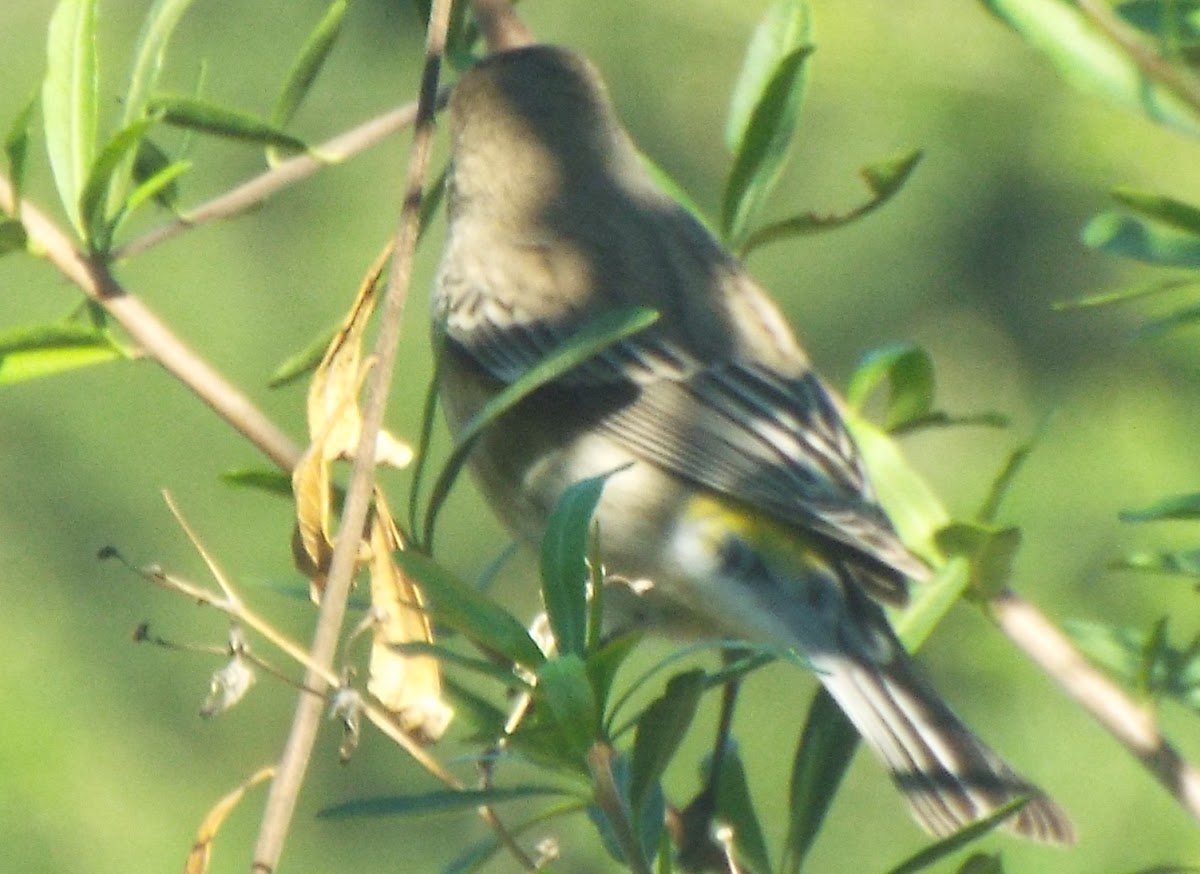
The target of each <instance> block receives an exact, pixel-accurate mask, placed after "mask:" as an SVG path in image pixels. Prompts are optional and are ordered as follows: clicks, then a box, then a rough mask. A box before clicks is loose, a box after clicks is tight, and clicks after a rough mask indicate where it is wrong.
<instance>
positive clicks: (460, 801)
mask: <svg viewBox="0 0 1200 874" xmlns="http://www.w3.org/2000/svg"><path fill="white" fill-rule="evenodd" d="M565 794H567V793H565V792H564V791H563V790H562V789H559V788H558V787H555V786H508V787H499V786H497V787H493V788H490V789H440V790H436V791H433V792H426V793H424V794H423V795H399V796H384V797H378V798H360V799H357V800H355V801H345V802H343V803H341V804H335V805H334V806H332V807H326V808H325V809H324V810H321V811H319V812H318V813H317V816H319V817H320V818H322V819H351V818H357V817H365V816H426V815H429V814H433V813H449V812H453V811H460V810H474V809H475V808H477V807H481V806H483V805H494V804H503V803H504V802H506V801H519V800H521V799H526V798H545V797H549V796H561V795H565Z"/></svg>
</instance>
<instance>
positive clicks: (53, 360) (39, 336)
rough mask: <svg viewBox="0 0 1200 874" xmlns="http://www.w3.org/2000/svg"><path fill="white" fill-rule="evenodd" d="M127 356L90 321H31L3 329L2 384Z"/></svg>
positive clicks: (0, 350) (0, 347)
mask: <svg viewBox="0 0 1200 874" xmlns="http://www.w3.org/2000/svg"><path fill="white" fill-rule="evenodd" d="M124 357H126V353H125V351H124V350H123V349H121V347H120V346H118V345H117V344H116V343H114V342H113V340H112V338H111V337H110V336H109V335H108V334H107V333H106V332H104V331H101V330H97V329H96V328H93V327H90V326H88V325H76V324H69V323H66V324H63V323H60V324H50V325H32V326H28V327H22V328H12V329H9V330H7V331H0V385H4V384H6V383H13V382H20V381H21V380H25V379H33V378H34V377H39V376H49V375H51V374H55V373H62V372H64V371H67V370H74V369H76V368H80V367H88V366H90V365H93V364H103V363H104V362H106V361H115V360H117V359H120V358H124Z"/></svg>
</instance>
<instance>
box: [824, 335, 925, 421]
mask: <svg viewBox="0 0 1200 874" xmlns="http://www.w3.org/2000/svg"><path fill="white" fill-rule="evenodd" d="M885 380H886V381H887V384H888V399H887V406H886V408H885V410H884V416H883V423H884V428H885V429H886V430H888V431H895V430H897V429H899V428H902V427H904V426H905V425H907V424H909V423H911V422H913V421H914V420H918V419H922V418H924V417H926V416H928V415H929V414H930V413H931V412H932V410H933V394H934V375H933V359H932V358H930V356H929V353H928V352H926V351H925V350H924V349H922V348H921V347H919V346H916V345H914V344H912V343H895V344H892V345H890V346H884V347H882V348H880V349H876V350H874V351H873V352H870V353H868V354H867V355H866V356H865V357H864V358H863V361H862V363H861V364H859V366H858V368H857V369H856V370H855V371H854V375H853V376H852V377H851V378H850V385H849V387H848V389H847V391H846V399H847V401H848V402H849V403H850V405H851V406H852V407H854V409H855V410H857V411H859V412H861V411H862V408H863V405H864V404H865V403H866V401H867V398H868V397H869V396H870V395H871V394H872V393H873V392H874V391H875V389H876V388H878V387H879V385H881V384H882V383H883V382H884V381H885Z"/></svg>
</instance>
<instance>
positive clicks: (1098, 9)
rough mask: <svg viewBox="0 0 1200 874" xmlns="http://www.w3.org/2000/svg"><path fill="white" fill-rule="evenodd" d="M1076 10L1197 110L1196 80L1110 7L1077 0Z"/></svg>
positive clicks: (1198, 91) (1198, 86)
mask: <svg viewBox="0 0 1200 874" xmlns="http://www.w3.org/2000/svg"><path fill="white" fill-rule="evenodd" d="M1079 9H1080V11H1081V12H1083V14H1084V15H1086V16H1087V17H1088V18H1089V19H1091V21H1092V23H1093V24H1094V25H1095V26H1096V27H1097V28H1099V29H1100V31H1101V32H1102V33H1103V34H1104V35H1105V36H1107V37H1108V38H1109V39H1111V40H1112V41H1113V42H1114V43H1116V44H1117V45H1118V46H1120V47H1121V49H1123V50H1124V51H1125V52H1126V54H1128V55H1129V56H1130V57H1131V58H1133V60H1134V63H1136V64H1137V65H1138V67H1140V68H1141V69H1142V71H1143V72H1145V73H1146V75H1148V76H1149V77H1150V78H1151V79H1155V80H1157V81H1158V82H1161V83H1162V84H1163V85H1165V86H1166V87H1167V88H1169V89H1170V90H1171V91H1173V92H1174V93H1175V96H1177V97H1178V98H1179V99H1180V100H1183V101H1184V102H1185V103H1187V104H1188V105H1189V106H1191V108H1192V109H1193V110H1194V111H1196V112H1198V113H1200V79H1197V78H1196V77H1195V76H1193V75H1192V74H1191V73H1190V72H1188V71H1187V70H1186V69H1184V68H1182V67H1180V66H1178V65H1177V64H1172V63H1171V62H1170V61H1168V60H1167V59H1166V58H1164V57H1162V55H1160V54H1159V53H1158V52H1157V51H1155V49H1154V48H1153V46H1151V45H1149V44H1148V43H1147V41H1146V39H1145V37H1144V36H1143V35H1142V33H1141V32H1140V31H1138V30H1137V28H1135V27H1132V26H1131V25H1129V24H1126V23H1125V22H1124V21H1122V20H1121V19H1120V17H1119V16H1118V15H1117V14H1116V13H1115V12H1113V10H1112V7H1111V6H1108V5H1106V4H1104V3H1101V2H1097V0H1079Z"/></svg>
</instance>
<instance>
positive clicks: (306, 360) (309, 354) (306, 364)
mask: <svg viewBox="0 0 1200 874" xmlns="http://www.w3.org/2000/svg"><path fill="white" fill-rule="evenodd" d="M340 328H341V323H340V322H339V323H338V324H336V325H330V326H329V327H328V328H325V329H324V330H322V331H321V332H320V333H319V334H317V336H315V337H313V338H312V340H310V341H309V342H308V343H307V344H306V345H305V347H304V348H303V349H301V350H300V351H299V352H294V353H293V354H291V355H289V356H288V357H287V358H285V359H284V360H283V361H282V362H280V364H279V366H278V367H276V368H275V370H274V372H273V373H272V374H271V379H270V381H269V382H268V383H267V385H269V386H270V387H271V388H282V387H283V386H285V385H288V384H290V383H293V382H295V381H296V380H298V379H300V378H301V377H302V376H305V375H307V374H309V373H312V372H313V371H314V370H316V369H317V365H318V364H320V363H321V359H322V358H324V357H325V350H326V349H328V348H329V344H330V343H331V342H333V338H334V336H336V335H337V332H338V330H339V329H340Z"/></svg>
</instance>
